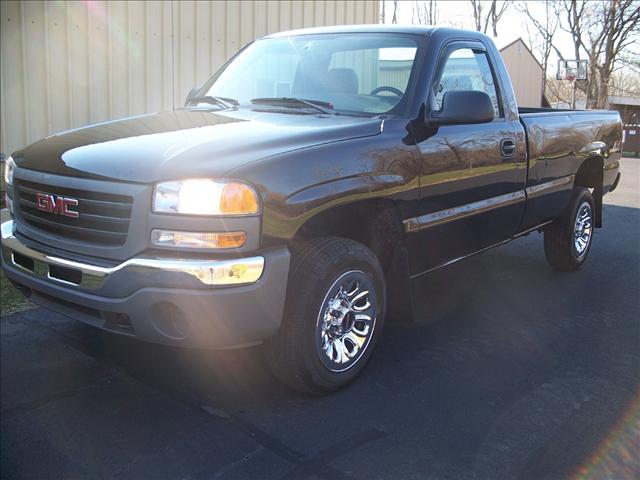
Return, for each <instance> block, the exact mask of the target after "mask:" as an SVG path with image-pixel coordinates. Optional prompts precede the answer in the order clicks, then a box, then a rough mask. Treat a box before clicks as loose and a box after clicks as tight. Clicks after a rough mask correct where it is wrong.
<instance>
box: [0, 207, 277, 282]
mask: <svg viewBox="0 0 640 480" xmlns="http://www.w3.org/2000/svg"><path fill="white" fill-rule="evenodd" d="M1 227H2V253H3V257H4V259H5V261H6V262H7V263H9V264H10V265H12V266H13V267H16V268H18V269H20V270H23V271H26V272H28V273H31V274H32V275H34V276H36V277H39V278H42V279H47V280H50V281H52V282H56V283H59V284H62V285H67V286H75V287H80V288H82V289H85V290H96V289H99V288H101V287H102V286H103V285H104V284H105V283H106V282H107V280H108V279H109V278H110V277H111V276H112V275H115V274H118V275H119V276H121V275H123V274H125V275H126V274H133V275H135V276H139V275H145V276H146V275H147V274H150V273H151V274H152V273H155V272H172V273H174V274H177V275H178V276H180V277H181V278H185V279H190V280H191V282H189V283H192V285H191V286H197V285H200V287H203V286H229V285H247V284H251V283H255V282H257V281H258V280H259V279H260V277H261V276H262V273H263V270H264V263H265V261H264V257H262V256H255V257H250V258H241V259H230V260H187V259H172V258H149V257H136V258H132V259H129V260H127V261H125V262H123V263H121V264H119V265H116V266H113V267H100V266H97V265H91V264H88V263H81V262H76V261H72V260H66V259H64V258H59V257H54V256H51V255H47V254H45V253H42V252H39V251H37V250H34V249H32V248H30V247H28V246H27V245H25V244H24V243H22V242H21V241H20V240H19V239H18V238H17V237H16V236H15V235H14V231H15V225H14V222H13V220H8V221H5V222H3V223H2V226H1ZM25 259H27V260H26V261H25ZM52 266H53V267H59V268H53V269H52V268H51V267H52ZM60 272H63V273H65V272H72V273H73V274H74V275H71V277H73V278H75V279H77V280H75V281H70V280H69V277H68V276H65V275H60ZM78 272H79V274H78ZM61 277H64V278H61ZM121 278H122V277H121Z"/></svg>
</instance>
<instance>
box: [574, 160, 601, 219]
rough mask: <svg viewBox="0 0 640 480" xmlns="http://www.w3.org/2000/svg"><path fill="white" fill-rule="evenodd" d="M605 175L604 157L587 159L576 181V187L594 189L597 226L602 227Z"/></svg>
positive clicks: (578, 172)
mask: <svg viewBox="0 0 640 480" xmlns="http://www.w3.org/2000/svg"><path fill="white" fill-rule="evenodd" d="M603 175H604V161H603V160H602V157H591V158H588V159H586V160H585V161H584V162H582V165H580V168H578V171H577V172H576V178H575V180H574V186H575V187H585V188H592V189H593V201H594V203H595V207H596V212H595V217H596V218H595V226H596V227H601V226H602V195H603V194H602V184H603Z"/></svg>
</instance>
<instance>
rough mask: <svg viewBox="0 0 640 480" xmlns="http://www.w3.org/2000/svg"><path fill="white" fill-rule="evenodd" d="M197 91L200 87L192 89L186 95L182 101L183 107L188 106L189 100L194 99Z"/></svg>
mask: <svg viewBox="0 0 640 480" xmlns="http://www.w3.org/2000/svg"><path fill="white" fill-rule="evenodd" d="M199 91H200V87H193V88H192V89H191V90H189V94H188V95H187V98H186V100H185V101H184V106H185V107H186V106H188V105H189V102H190V101H191V99H192V98H193V97H195V96H196V94H197V93H198V92H199Z"/></svg>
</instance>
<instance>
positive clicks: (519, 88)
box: [500, 40, 543, 107]
mask: <svg viewBox="0 0 640 480" xmlns="http://www.w3.org/2000/svg"><path fill="white" fill-rule="evenodd" d="M500 55H501V56H502V59H503V61H504V63H505V66H506V67H507V71H508V72H509V77H510V78H511V84H512V85H513V90H514V92H515V94H516V100H517V101H518V105H519V106H521V107H540V106H541V105H542V83H543V82H542V80H543V79H542V67H540V65H539V64H538V62H537V61H536V59H535V58H534V57H533V56H532V55H531V53H529V51H528V50H527V48H526V46H525V44H524V43H522V41H521V40H518V41H516V42H514V43H513V44H511V45H509V46H508V47H506V48H504V49H502V50H500Z"/></svg>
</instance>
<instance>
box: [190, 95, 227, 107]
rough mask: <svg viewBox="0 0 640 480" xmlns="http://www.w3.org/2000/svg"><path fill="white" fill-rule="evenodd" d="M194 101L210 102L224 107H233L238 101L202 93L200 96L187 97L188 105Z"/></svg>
mask: <svg viewBox="0 0 640 480" xmlns="http://www.w3.org/2000/svg"><path fill="white" fill-rule="evenodd" d="M194 103H210V104H211V105H220V106H221V107H224V108H233V107H236V106H237V105H238V103H239V102H238V101H237V100H235V99H233V98H225V97H214V96H212V95H204V96H202V97H193V98H190V99H189V105H191V104H194Z"/></svg>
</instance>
